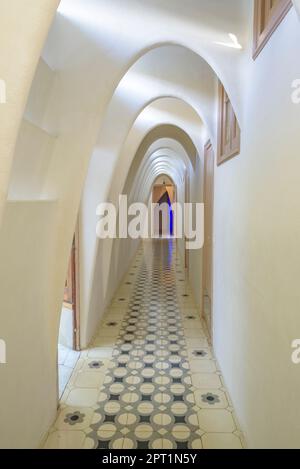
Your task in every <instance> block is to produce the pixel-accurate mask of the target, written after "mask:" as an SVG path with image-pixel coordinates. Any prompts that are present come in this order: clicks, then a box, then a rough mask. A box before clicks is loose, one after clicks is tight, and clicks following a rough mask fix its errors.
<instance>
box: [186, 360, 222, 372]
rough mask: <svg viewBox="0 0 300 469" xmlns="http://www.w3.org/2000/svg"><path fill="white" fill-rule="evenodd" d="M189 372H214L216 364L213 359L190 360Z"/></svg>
mask: <svg viewBox="0 0 300 469" xmlns="http://www.w3.org/2000/svg"><path fill="white" fill-rule="evenodd" d="M190 369H191V373H215V372H216V365H215V362H214V361H213V360H197V359H195V360H190Z"/></svg>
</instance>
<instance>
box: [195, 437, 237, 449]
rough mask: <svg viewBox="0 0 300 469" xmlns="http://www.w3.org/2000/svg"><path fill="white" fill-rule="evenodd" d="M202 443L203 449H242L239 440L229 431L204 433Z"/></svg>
mask: <svg viewBox="0 0 300 469" xmlns="http://www.w3.org/2000/svg"><path fill="white" fill-rule="evenodd" d="M202 443H203V448H204V449H242V444H241V440H240V439H239V438H238V437H237V436H235V435H233V434H231V433H206V434H205V435H203V436H202Z"/></svg>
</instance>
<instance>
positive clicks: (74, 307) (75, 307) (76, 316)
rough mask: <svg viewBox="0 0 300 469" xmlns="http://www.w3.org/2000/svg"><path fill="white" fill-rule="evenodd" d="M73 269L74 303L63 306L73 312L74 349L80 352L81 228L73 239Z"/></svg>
mask: <svg viewBox="0 0 300 469" xmlns="http://www.w3.org/2000/svg"><path fill="white" fill-rule="evenodd" d="M70 267H71V289H72V291H71V297H72V302H71V303H66V302H65V301H64V303H63V305H64V307H65V308H67V309H70V310H71V311H72V327H73V331H72V333H73V349H74V350H77V351H80V349H81V348H80V297H79V227H78V224H77V225H76V230H75V233H74V237H73V242H72V248H71V253H70V260H69V267H68V269H69V268H70Z"/></svg>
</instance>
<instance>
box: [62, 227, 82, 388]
mask: <svg viewBox="0 0 300 469" xmlns="http://www.w3.org/2000/svg"><path fill="white" fill-rule="evenodd" d="M78 250H79V236H78V230H76V233H75V234H74V238H73V243H72V248H71V254H70V260H69V266H68V272H67V278H66V281H65V289H64V297H63V304H62V310H61V319H60V327H59V337H58V387H59V397H61V396H62V394H63V392H64V389H65V387H66V385H67V383H68V381H69V379H70V377H71V374H72V372H73V369H74V367H75V365H76V363H77V360H78V358H79V351H80V321H79V319H80V317H79V275H78V266H79V263H78Z"/></svg>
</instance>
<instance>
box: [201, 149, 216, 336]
mask: <svg viewBox="0 0 300 469" xmlns="http://www.w3.org/2000/svg"><path fill="white" fill-rule="evenodd" d="M210 150H212V154H213V156H212V157H213V180H212V220H211V226H212V240H211V244H212V249H211V298H210V301H211V304H210V306H211V312H210V327H209V325H208V324H207V321H206V317H205V312H204V298H205V295H204V293H205V278H204V272H205V253H204V250H205V244H204V246H203V259H202V318H203V319H204V321H205V324H206V326H207V329H208V332H209V334H210V337H211V340H212V339H213V310H214V308H213V304H214V195H215V191H214V187H215V184H214V183H215V163H216V160H215V158H216V155H215V151H214V147H213V144H212V142H211V140H208V141H207V142H206V144H205V145H204V173H203V174H204V178H203V201H204V203H205V194H206V161H207V153H208V152H209V151H210ZM204 210H206V208H205V206H204ZM204 229H205V227H204ZM204 243H205V237H204Z"/></svg>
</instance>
